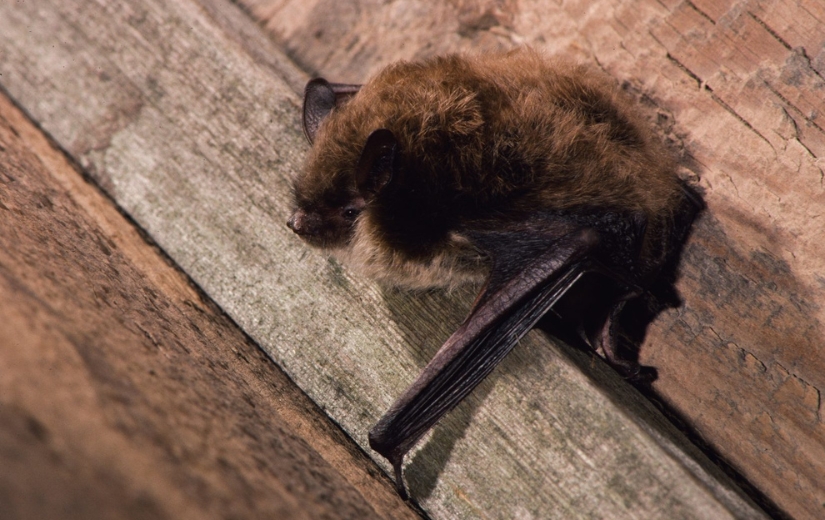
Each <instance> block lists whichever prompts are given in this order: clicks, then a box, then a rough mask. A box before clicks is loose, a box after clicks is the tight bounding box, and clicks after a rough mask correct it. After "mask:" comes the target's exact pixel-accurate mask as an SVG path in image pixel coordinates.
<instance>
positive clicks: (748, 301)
mask: <svg viewBox="0 0 825 520" xmlns="http://www.w3.org/2000/svg"><path fill="white" fill-rule="evenodd" d="M244 4H245V5H247V7H248V9H250V11H251V12H253V13H255V15H256V16H257V17H258V18H259V19H260V20H261V23H262V24H264V25H265V26H266V27H267V28H268V29H269V30H270V32H271V33H272V34H273V36H274V38H275V40H276V41H278V42H280V43H281V45H283V46H284V47H285V48H286V49H288V51H289V53H290V55H291V56H293V57H294V59H295V60H296V61H297V62H298V63H301V64H302V65H303V66H304V67H305V68H306V69H307V70H310V71H312V72H313V73H317V74H320V75H324V76H326V77H328V78H329V79H330V80H332V81H345V82H362V81H363V80H364V79H365V78H366V77H368V76H369V75H370V74H372V73H374V72H375V71H377V70H378V69H380V68H381V67H383V66H384V65H386V64H387V63H390V62H392V61H395V60H398V59H412V58H418V57H425V56H430V55H433V54H438V53H441V52H447V51H458V50H462V51H473V52H479V51H481V52H483V51H486V50H491V49H502V48H510V47H512V46H514V45H520V44H529V45H532V46H535V47H538V48H541V49H544V50H545V51H547V52H548V53H556V52H559V53H563V54H566V55H568V56H573V57H578V58H579V59H582V60H585V61H589V62H592V63H594V64H596V65H597V66H601V67H602V68H603V69H604V70H606V71H607V72H609V73H610V74H611V75H613V76H614V77H616V78H617V79H618V80H619V81H621V82H622V83H623V85H624V86H625V87H626V89H627V90H628V91H629V92H631V93H632V94H633V95H635V96H636V97H638V98H639V100H640V102H641V103H642V105H643V106H644V107H645V108H646V110H647V112H648V114H649V118H650V120H651V122H653V123H654V124H655V125H656V126H657V128H658V131H659V133H660V134H661V135H662V136H663V137H664V138H665V139H667V140H668V141H669V142H670V143H671V145H672V148H673V150H674V153H675V154H676V155H678V156H679V157H680V158H681V165H682V168H683V170H684V173H685V174H687V175H689V176H691V177H694V178H696V179H700V181H699V184H700V185H701V186H702V187H703V188H704V191H705V198H706V201H707V203H708V206H709V210H708V211H707V213H706V214H705V215H704V217H703V218H702V220H701V221H700V222H699V223H698V225H697V227H696V229H695V232H694V234H693V237H692V239H691V240H690V242H689V244H688V246H687V249H686V252H685V258H684V259H683V263H682V280H681V282H680V284H679V289H680V291H681V294H682V297H683V299H684V301H685V304H684V306H683V307H681V308H679V309H676V310H672V311H669V312H666V313H664V314H663V315H661V316H660V317H659V318H658V319H657V320H656V321H655V322H654V324H653V326H652V327H651V329H650V330H649V331H648V335H647V338H646V339H645V342H644V345H643V347H642V349H641V352H640V360H641V362H642V363H644V364H647V365H652V366H654V367H656V368H657V369H658V372H659V379H658V381H657V382H656V383H655V384H654V389H655V393H656V397H657V398H658V399H659V400H662V401H664V402H666V403H667V404H668V405H669V406H670V408H671V410H672V411H673V412H674V413H675V414H677V415H679V416H680V417H681V419H682V420H683V422H684V424H685V425H687V426H688V427H689V428H690V429H692V430H694V432H695V433H696V435H697V436H698V437H699V438H700V440H701V441H702V442H703V443H704V444H705V445H707V446H708V447H709V449H710V450H712V451H714V452H716V453H717V454H718V455H719V456H721V457H722V458H723V459H725V460H727V461H728V462H729V463H730V464H731V465H732V466H733V467H734V468H736V470H738V471H739V472H740V473H741V474H742V475H744V476H745V477H746V478H748V479H749V480H750V481H751V482H752V483H753V484H754V485H755V486H756V487H757V488H758V489H760V490H761V491H762V492H763V493H764V494H765V495H766V496H767V497H769V499H770V500H772V501H774V502H775V503H776V504H777V505H778V506H779V508H780V509H781V510H784V511H785V512H786V513H788V514H790V515H792V516H793V517H795V518H811V519H814V518H822V517H823V516H825V487H823V486H822V482H825V425H824V424H823V411H822V406H823V405H822V390H823V388H825V377H824V375H825V349H823V348H822V345H823V339H825V331H823V321H824V320H825V306H823V305H822V302H823V301H825V278H823V276H822V273H823V272H825V241H823V240H822V237H823V236H825V217H823V208H824V207H825V184H823V179H824V178H825V173H824V171H825V131H823V128H825V125H823V122H822V121H823V120H822V115H823V113H825V112H824V110H825V4H823V3H822V2H817V1H816V0H800V1H791V0H776V1H761V0H726V1H716V0H693V1H682V0H666V1H654V0H649V1H640V2H618V1H616V0H601V1H596V2H591V1H568V2H557V3H548V2H542V1H522V2H512V1H493V0H468V1H455V2H445V3H441V4H440V5H439V6H438V7H433V8H431V6H430V3H429V2H419V1H407V2H393V3H388V4H384V3H380V2H373V1H369V0H364V1H353V2H333V1H328V0H309V1H303V0H302V1H300V2H297V1H293V0H245V1H244ZM334 20H339V21H338V22H335V21H334Z"/></svg>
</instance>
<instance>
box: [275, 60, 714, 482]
mask: <svg viewBox="0 0 825 520" xmlns="http://www.w3.org/2000/svg"><path fill="white" fill-rule="evenodd" d="M303 124H304V132H305V135H306V137H307V139H308V140H309V141H310V143H311V144H312V147H311V150H310V152H309V156H308V158H307V161H306V164H305V167H304V169H303V170H302V171H301V172H300V173H299V174H298V175H297V176H296V177H295V179H294V183H293V194H294V202H295V211H294V212H293V214H292V215H291V217H290V218H289V220H288V222H287V225H288V226H289V228H291V229H292V230H293V231H294V232H295V233H297V234H298V235H299V236H300V237H301V238H302V239H304V240H305V241H306V242H308V243H309V244H310V245H313V246H316V247H320V248H323V249H325V250H327V251H329V252H331V253H332V254H333V255H334V256H336V257H337V258H339V259H340V260H342V261H343V262H344V263H347V264H349V265H351V266H353V267H354V268H356V269H357V270H359V271H360V272H362V273H364V274H366V275H368V276H372V277H374V278H377V279H379V280H382V281H384V282H386V283H390V284H394V285H399V286H402V287H411V288H421V287H437V286H442V287H443V286H447V287H449V286H456V285H459V284H462V283H482V282H483V286H482V289H481V291H480V293H479V295H478V297H477V299H476V301H475V303H474V304H473V307H472V310H471V311H470V314H469V316H468V317H467V318H466V319H465V321H464V322H463V323H462V324H461V326H460V327H459V328H458V330H457V331H456V332H455V333H454V334H453V335H452V336H450V338H449V339H448V340H447V341H446V343H444V345H443V346H442V347H441V348H440V349H439V350H438V352H437V353H436V354H435V356H434V357H433V359H432V360H431V361H430V362H429V364H428V365H427V366H426V367H425V368H424V369H423V371H422V372H421V374H420V375H419V376H418V378H417V379H416V380H415V381H414V382H413V383H412V384H411V385H410V386H409V388H408V389H407V390H406V391H405V392H404V393H403V394H402V395H401V396H400V397H399V398H398V399H397V400H396V401H395V403H394V404H393V405H392V406H391V408H390V409H389V410H388V411H387V413H386V414H385V415H384V416H383V417H382V418H381V419H380V420H379V421H378V423H377V424H376V425H375V426H374V427H373V428H372V429H371V431H370V432H369V442H370V446H371V447H372V448H373V449H374V450H376V451H377V452H378V453H379V454H381V455H382V456H383V457H385V458H387V459H388V460H389V461H390V463H391V464H392V466H393V468H394V472H395V481H396V486H397V489H398V492H399V493H400V494H401V495H402V496H403V497H405V498H406V497H407V492H406V488H405V485H404V479H403V474H402V465H403V459H404V455H405V454H406V453H407V452H408V451H409V450H410V449H411V448H412V447H413V446H414V445H415V444H416V442H417V441H418V440H420V439H421V437H422V436H423V435H424V434H425V433H426V432H427V431H428V430H429V429H430V428H431V427H432V426H433V425H434V424H435V423H436V422H437V421H438V420H439V419H440V418H441V417H442V416H443V415H444V414H446V413H447V412H449V411H450V410H451V409H452V408H453V407H455V406H456V405H457V404H458V403H459V402H460V401H461V400H462V399H463V398H464V397H465V396H466V395H467V394H468V393H470V392H471V391H472V389H473V388H474V387H475V386H476V385H478V383H479V382H480V381H481V380H483V379H484V377H486V376H487V375H488V374H489V373H490V372H491V371H492V370H493V368H495V366H496V365H497V364H498V363H499V362H500V361H501V360H502V359H503V358H504V356H506V355H507V353H508V352H510V350H511V349H512V348H513V347H514V346H515V344H516V343H517V342H518V340H519V339H520V338H521V337H522V336H523V335H524V334H526V333H527V332H528V331H529V330H530V329H531V328H532V327H533V326H534V325H535V324H536V323H537V322H538V321H539V320H540V319H541V318H542V317H543V316H544V315H545V314H547V313H548V312H549V311H553V312H554V313H556V314H560V315H562V316H564V319H565V320H566V321H569V322H570V323H571V326H572V327H573V328H574V329H575V330H576V331H577V334H578V335H579V336H580V337H581V338H582V339H583V340H584V341H585V342H586V343H587V344H589V346H590V347H591V348H593V349H594V350H595V351H596V352H598V353H599V354H600V355H602V356H603V357H604V358H605V359H606V361H607V362H608V363H609V364H611V365H612V366H613V367H615V368H616V369H617V370H618V371H619V372H620V373H622V374H623V375H625V376H627V377H633V376H635V375H636V374H637V373H638V371H639V365H638V364H637V363H635V362H632V361H628V360H626V359H623V358H622V357H621V356H620V355H619V354H618V352H617V334H618V333H617V328H618V325H617V322H618V316H619V314H620V313H621V311H622V309H623V307H624V305H625V302H627V301H628V300H630V299H633V298H637V297H640V296H641V295H642V294H643V293H644V292H645V291H646V290H647V288H648V287H650V285H651V283H652V282H653V280H655V279H656V277H657V276H658V275H659V273H660V271H661V270H662V266H664V265H665V263H666V262H668V260H669V259H670V258H672V257H673V255H674V251H676V250H677V248H678V245H679V244H680V243H681V242H682V241H683V239H684V237H685V235H686V233H687V231H688V229H689V227H690V225H691V222H692V220H693V219H694V217H695V215H696V214H697V213H698V211H699V210H700V209H701V207H702V203H701V199H700V198H699V196H698V194H697V193H696V192H695V191H694V190H692V189H691V188H690V187H689V186H688V185H687V184H686V183H684V182H683V181H681V180H680V179H679V178H678V176H677V175H676V173H675V167H674V162H673V160H672V158H671V157H670V155H669V154H668V153H667V151H666V150H665V148H664V146H663V144H662V143H661V142H660V141H659V140H658V139H657V138H656V137H655V136H654V135H653V133H652V131H651V130H650V129H648V128H647V125H645V123H644V121H643V120H642V118H641V117H640V116H639V115H638V114H637V112H636V110H635V109H634V107H633V104H632V102H631V101H630V100H629V99H628V98H627V97H626V96H625V95H624V94H623V93H622V92H621V91H620V89H618V88H617V87H616V86H615V84H614V82H613V81H612V80H610V79H609V78H607V77H605V76H604V75H603V74H601V73H599V72H596V71H594V70H592V69H590V68H588V67H586V66H584V65H577V64H571V63H567V62H565V61H562V60H560V59H548V58H545V57H543V56H542V55H541V54H539V53H538V52H536V51H534V50H531V49H526V48H523V49H517V50H514V51H510V52H508V53H502V54H488V55H483V56H475V57H472V56H461V55H449V56H443V57H436V58H432V59H429V60H425V61H419V62H400V63H397V64H394V65H390V66H388V67H387V68H385V69H384V70H382V71H381V72H379V73H378V74H377V75H376V76H374V77H373V78H371V79H370V80H369V81H368V82H367V83H365V84H364V85H348V84H338V83H330V82H328V81H326V80H325V79H322V78H317V79H314V80H312V81H310V82H309V83H308V84H307V87H306V90H305V95H304V106H303ZM585 280H589V281H588V282H587V283H585ZM582 286H583V287H587V289H586V291H584V292H583V293H582V291H578V292H577V291H576V288H578V287H582ZM570 309H573V310H572V311H571V310H570Z"/></svg>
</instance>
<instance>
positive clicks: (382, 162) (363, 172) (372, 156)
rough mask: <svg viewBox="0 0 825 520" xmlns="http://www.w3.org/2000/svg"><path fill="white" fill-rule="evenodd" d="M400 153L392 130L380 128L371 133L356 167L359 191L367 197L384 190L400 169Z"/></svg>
mask: <svg viewBox="0 0 825 520" xmlns="http://www.w3.org/2000/svg"><path fill="white" fill-rule="evenodd" d="M398 155H399V150H398V141H397V140H396V138H395V135H394V134H393V133H392V132H391V131H389V130H387V129H386V128H379V129H378V130H375V131H374V132H373V133H371V134H370V136H369V137H368V138H367V144H365V145H364V149H363V150H362V151H361V158H360V159H358V166H356V168H355V180H356V182H357V183H358V191H360V192H361V194H362V195H364V196H365V197H367V196H370V195H377V194H378V193H380V192H381V191H382V190H384V189H385V188H386V187H387V186H388V185H389V184H390V182H392V179H393V177H394V175H395V173H396V170H397V169H398Z"/></svg>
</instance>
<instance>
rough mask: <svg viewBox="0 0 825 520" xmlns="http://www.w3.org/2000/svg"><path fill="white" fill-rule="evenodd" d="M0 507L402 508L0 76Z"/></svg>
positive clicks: (241, 514) (114, 510) (21, 517)
mask: <svg viewBox="0 0 825 520" xmlns="http://www.w3.org/2000/svg"><path fill="white" fill-rule="evenodd" d="M0 219H1V220H2V225H0V324H2V326H0V517H2V518H4V519H9V520H11V519H18V520H25V519H35V518H61V519H64V520H70V519H79V520H80V519H82V520H87V519H97V518H100V519H102V518H111V519H113V518H155V519H164V518H174V519H183V518H192V519H205V518H214V519H218V518H227V517H235V518H273V517H278V518H307V519H309V518H321V517H327V518H332V517H351V518H362V517H366V518H418V515H417V514H416V513H415V512H414V511H412V510H411V509H410V508H409V507H408V506H407V505H406V504H404V503H403V502H402V501H401V500H400V499H399V498H398V496H397V495H396V493H395V488H394V486H393V485H392V484H391V483H390V482H389V480H388V479H386V478H378V477H377V475H376V472H375V470H374V465H373V464H372V461H370V460H369V459H368V458H366V457H365V456H364V454H363V452H362V451H361V450H359V449H358V447H357V446H355V444H354V443H353V442H352V441H351V440H350V439H348V438H347V437H346V435H345V434H344V433H343V432H341V431H340V429H338V428H337V427H336V426H335V425H334V424H332V423H331V421H329V419H328V418H327V417H326V416H324V414H323V413H322V412H321V411H320V410H319V409H318V408H317V407H316V406H315V405H314V404H313V403H312V402H311V401H310V400H309V399H308V398H307V397H306V395H304V394H303V393H302V392H301V391H300V390H299V389H298V388H297V387H296V386H295V385H294V384H293V383H292V382H291V381H290V380H289V378H288V377H287V376H286V375H285V374H284V373H283V372H281V371H280V370H279V369H277V367H275V366H274V365H273V364H272V363H271V362H270V360H269V359H268V358H266V356H265V355H263V353H262V352H261V351H260V350H259V349H258V348H257V346H256V345H255V344H254V343H253V342H252V341H250V340H249V338H247V337H246V336H245V335H244V334H243V332H242V331H241V330H239V329H238V327H237V326H236V325H235V324H234V323H232V322H231V320H230V319H229V318H228V317H227V316H226V315H225V314H223V313H222V312H220V310H219V309H218V308H217V307H216V306H215V305H214V303H212V302H211V301H210V300H208V298H206V297H205V296H204V295H203V294H202V293H200V292H199V291H198V290H196V289H195V288H194V287H193V285H192V284H191V282H190V280H189V279H188V278H187V277H186V276H185V275H184V274H183V273H181V272H180V271H179V270H177V269H175V268H174V267H173V266H170V265H169V261H168V259H167V258H164V257H163V256H162V255H161V254H160V253H159V252H158V251H157V250H156V249H155V248H154V247H153V246H152V245H151V244H149V243H147V242H146V241H145V240H144V238H143V236H142V235H141V234H140V232H139V230H138V229H137V228H136V227H135V226H134V225H133V224H131V223H129V222H128V221H127V220H126V218H124V217H123V215H121V214H120V213H118V211H117V209H116V208H115V206H114V205H113V204H112V203H111V201H110V200H107V199H106V197H105V196H104V195H102V194H101V193H100V192H99V190H98V189H97V188H96V187H94V186H93V185H91V184H89V183H88V182H86V181H85V180H84V179H83V178H82V176H81V175H80V173H79V172H78V171H76V170H75V168H74V167H73V166H72V165H71V164H70V163H69V162H68V161H67V160H66V158H65V157H64V156H63V155H62V154H61V153H60V152H59V151H58V150H56V149H54V148H53V147H52V145H51V144H50V143H49V142H48V140H47V139H46V137H45V136H44V135H43V134H42V133H41V132H40V131H38V130H37V129H36V128H35V127H34V125H33V124H32V123H31V122H30V121H29V120H27V119H26V117H25V116H24V115H23V114H22V113H21V112H20V111H19V110H18V109H17V108H15V107H14V106H13V105H12V104H11V103H10V101H9V100H8V98H6V97H5V96H4V95H2V94H0Z"/></svg>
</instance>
